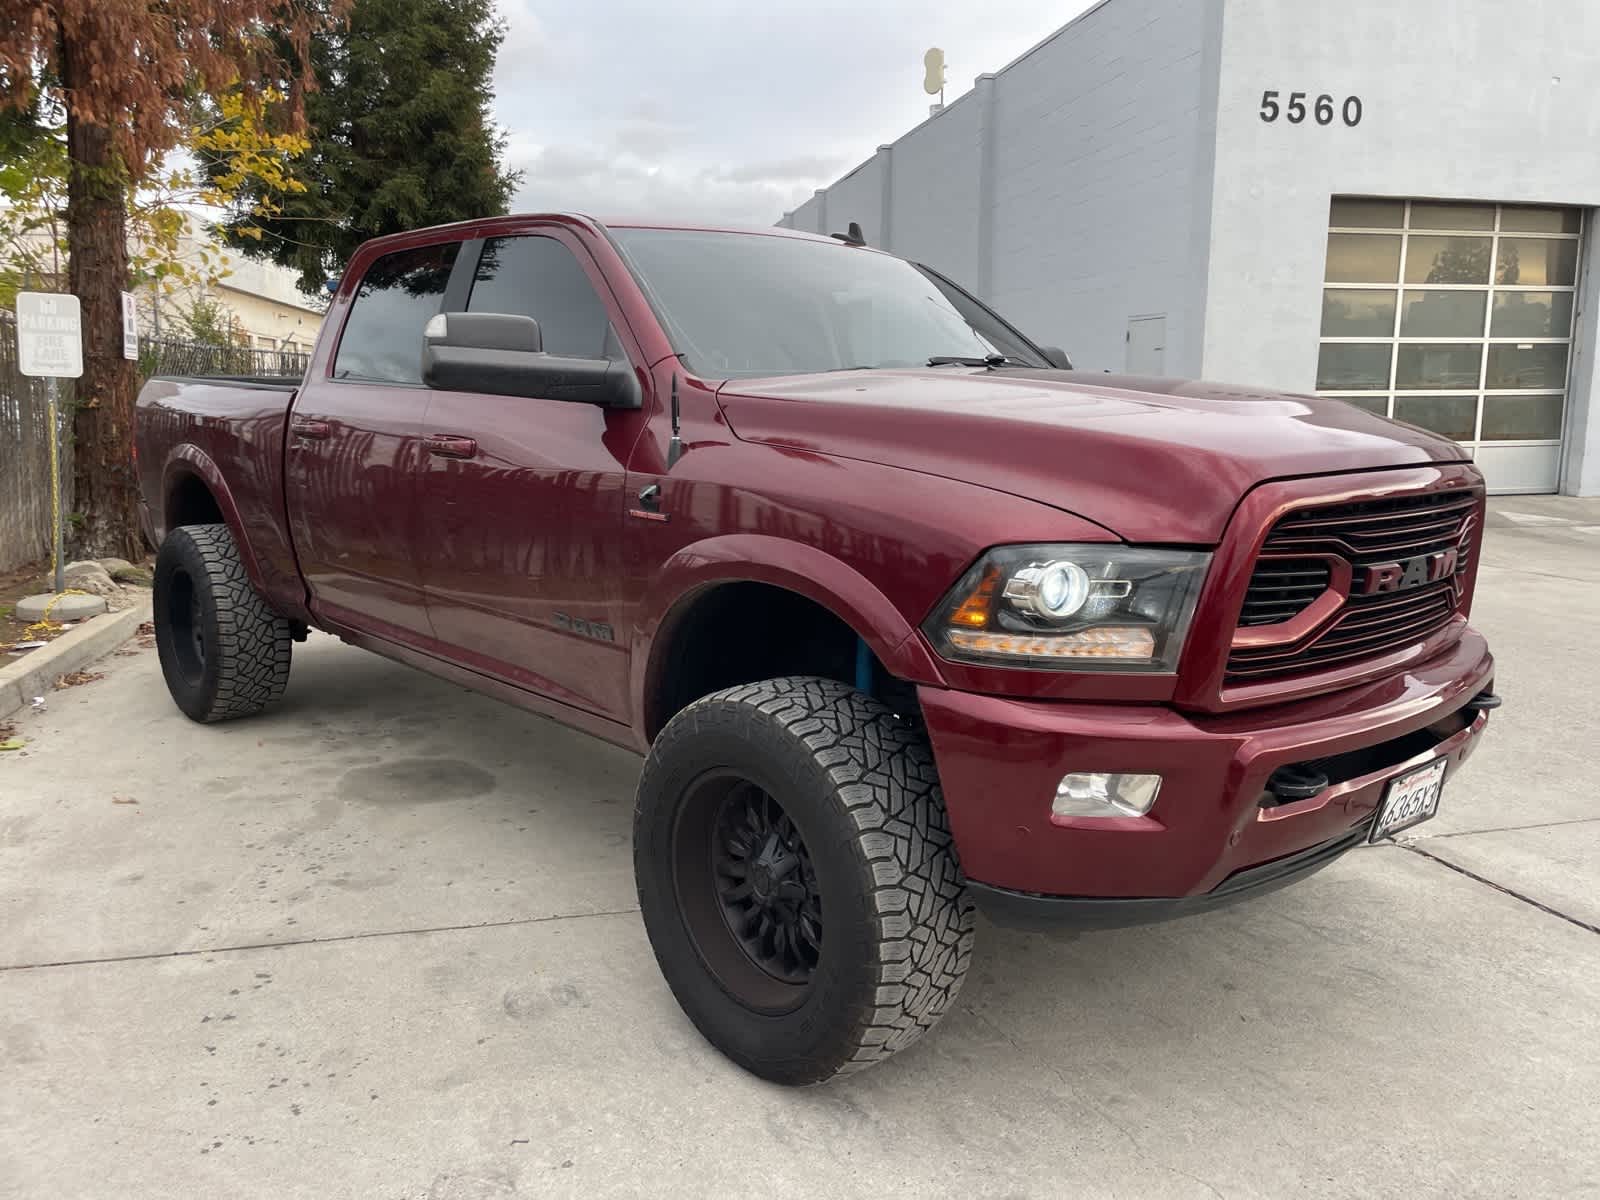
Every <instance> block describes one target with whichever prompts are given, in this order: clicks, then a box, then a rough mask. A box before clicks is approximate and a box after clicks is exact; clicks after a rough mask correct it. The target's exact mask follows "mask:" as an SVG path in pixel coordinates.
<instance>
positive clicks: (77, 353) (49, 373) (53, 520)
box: [17, 292, 83, 594]
mask: <svg viewBox="0 0 1600 1200" xmlns="http://www.w3.org/2000/svg"><path fill="white" fill-rule="evenodd" d="M17 369H18V370H19V371H20V372H21V373H22V374H24V375H30V376H33V377H34V378H40V379H46V380H48V381H49V384H48V386H49V389H50V393H49V394H50V525H51V529H50V545H51V552H52V554H53V556H54V558H55V588H56V592H57V593H58V594H59V593H60V592H62V591H65V590H66V580H65V579H64V578H63V577H62V571H63V569H64V567H65V565H66V564H65V562H64V561H63V558H62V545H61V543H62V536H61V415H60V413H61V406H60V400H59V396H58V394H57V387H58V385H57V383H56V380H58V379H77V378H78V377H79V376H81V375H82V374H83V314H82V310H81V309H80V307H79V305H78V298H77V297H76V296H69V295H64V294H61V293H57V292H18V293H17Z"/></svg>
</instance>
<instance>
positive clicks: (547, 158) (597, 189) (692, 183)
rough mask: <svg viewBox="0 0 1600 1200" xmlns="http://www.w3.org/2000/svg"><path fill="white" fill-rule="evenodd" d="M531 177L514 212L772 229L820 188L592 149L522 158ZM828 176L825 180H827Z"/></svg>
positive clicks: (544, 151) (784, 172)
mask: <svg viewBox="0 0 1600 1200" xmlns="http://www.w3.org/2000/svg"><path fill="white" fill-rule="evenodd" d="M511 165H513V166H515V167H519V168H521V169H522V171H523V184H522V187H521V189H520V190H519V191H518V193H517V196H516V200H515V203H514V207H515V208H516V209H518V210H521V211H548V210H552V209H553V210H562V209H575V210H577V211H580V212H588V213H593V214H595V215H596V216H601V217H608V216H609V217H668V218H681V219H684V220H695V221H708V222H726V223H729V224H738V225H770V224H772V223H773V221H774V220H775V219H776V217H777V216H778V215H781V214H782V213H783V212H784V211H786V210H787V209H791V208H793V207H794V206H795V205H797V204H798V203H800V201H802V200H803V199H805V197H806V196H808V195H810V194H811V191H812V190H813V189H814V188H815V186H816V182H817V180H815V179H810V178H807V179H798V180H797V179H796V178H795V177H794V176H793V174H792V171H793V168H792V166H787V167H785V166H784V165H782V164H775V165H776V166H778V168H779V169H778V171H777V173H775V174H763V173H759V172H755V171H753V170H741V171H730V170H727V169H725V168H722V167H706V166H699V165H696V164H694V163H692V162H687V163H682V162H660V163H657V162H646V161H643V160H641V159H640V158H638V157H636V156H634V155H632V154H631V153H628V152H620V153H607V152H605V151H602V150H599V149H597V148H594V147H589V146H570V145H557V146H543V147H539V148H538V149H537V150H534V151H533V152H532V153H525V154H518V155H516V156H514V157H513V159H512V163H511ZM819 178H820V177H819Z"/></svg>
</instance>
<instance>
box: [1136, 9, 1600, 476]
mask: <svg viewBox="0 0 1600 1200" xmlns="http://www.w3.org/2000/svg"><path fill="white" fill-rule="evenodd" d="M1118 2H1119V3H1120V2H1121V0H1118ZM1220 80H1221V84H1220V89H1219V97H1218V111H1217V118H1216V170H1215V177H1214V178H1215V184H1214V190H1213V194H1212V199H1211V211H1212V213H1213V214H1214V218H1213V221H1212V233H1211V246H1210V266H1209V274H1208V281H1207V295H1208V301H1207V312H1206V326H1205V350H1204V357H1203V362H1202V366H1203V370H1204V373H1205V374H1206V375H1207V376H1208V377H1212V378H1220V379H1230V380H1237V381H1239V382H1243V383H1251V384H1258V385H1265V386H1269V387H1275V388H1280V389H1284V390H1291V391H1309V390H1311V389H1312V388H1313V387H1314V385H1315V382H1316V363H1317V344H1318V335H1319V332H1320V323H1321V303H1320V296H1321V289H1322V278H1323V267H1324V264H1325V261H1326V253H1327V223H1328V202H1329V199H1330V198H1331V197H1332V196H1334V195H1340V194H1343V195H1374V196H1394V197H1408V198H1415V197H1428V198H1440V199H1455V200H1482V201H1501V202H1508V201H1524V202H1530V203H1539V204H1563V205H1572V206H1581V207H1592V206H1594V205H1596V204H1600V154H1597V153H1596V147H1597V146H1600V103H1597V101H1596V99H1595V97H1596V96H1597V95H1600V4H1597V3H1595V0H1518V2H1517V3H1515V4H1508V3H1503V2H1500V0H1471V2H1467V0H1405V2H1404V3H1395V2H1394V0H1343V2H1342V3H1340V4H1338V5H1313V4H1300V3H1285V2H1284V0H1227V2H1226V9H1225V18H1224V22H1223V30H1222V65H1221V74H1220ZM1269 88H1270V89H1277V90H1278V91H1279V92H1280V93H1281V95H1280V97H1279V101H1280V103H1283V102H1286V101H1287V99H1288V95H1289V93H1290V92H1293V91H1304V92H1307V93H1309V99H1308V103H1310V102H1311V100H1314V98H1315V97H1316V96H1317V95H1319V94H1321V93H1328V94H1330V95H1333V96H1334V97H1335V103H1336V105H1342V102H1343V99H1344V98H1345V97H1346V96H1350V95H1356V96H1359V97H1360V98H1361V101H1362V109H1363V112H1362V119H1361V123H1360V124H1359V125H1358V126H1356V127H1355V128H1347V127H1346V126H1345V124H1344V123H1343V121H1342V119H1336V120H1335V121H1334V122H1333V124H1331V125H1329V126H1326V127H1322V126H1319V125H1317V124H1316V122H1315V121H1314V120H1307V121H1306V122H1304V123H1302V124H1299V125H1292V124H1290V123H1288V121H1286V120H1284V119H1282V118H1280V119H1279V120H1278V121H1276V122H1273V123H1270V124H1269V123H1266V122H1264V121H1262V120H1261V118H1260V116H1259V109H1260V105H1261V94H1262V92H1263V91H1264V90H1266V89H1269ZM1590 217H1591V219H1590V230H1591V237H1590V238H1589V244H1588V247H1587V252H1588V260H1587V270H1586V274H1587V276H1588V282H1587V285H1586V286H1587V297H1588V298H1587V300H1580V305H1581V307H1580V312H1579V315H1578V318H1577V325H1576V329H1575V334H1576V346H1575V355H1576V357H1575V364H1574V369H1573V375H1572V378H1573V385H1574V386H1573V389H1572V394H1571V397H1570V399H1569V404H1568V456H1567V464H1566V472H1565V476H1564V479H1563V487H1564V490H1568V491H1573V490H1579V489H1580V488H1581V490H1583V491H1585V492H1596V491H1600V445H1596V446H1595V448H1594V449H1593V450H1586V446H1588V444H1589V443H1592V442H1600V428H1597V426H1600V411H1597V408H1596V397H1595V384H1596V378H1595V370H1594V364H1593V356H1594V351H1595V345H1596V333H1597V327H1596V310H1597V305H1596V304H1595V303H1594V293H1595V285H1594V279H1595V260H1594V257H1593V256H1594V253H1595V239H1594V237H1593V227H1594V221H1593V214H1592V213H1591V214H1590Z"/></svg>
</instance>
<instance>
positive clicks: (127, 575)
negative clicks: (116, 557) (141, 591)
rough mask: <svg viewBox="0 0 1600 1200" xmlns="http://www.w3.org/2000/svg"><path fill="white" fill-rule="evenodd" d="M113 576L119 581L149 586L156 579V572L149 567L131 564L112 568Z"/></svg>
mask: <svg viewBox="0 0 1600 1200" xmlns="http://www.w3.org/2000/svg"><path fill="white" fill-rule="evenodd" d="M111 578H113V579H115V580H116V581H117V582H118V583H128V584H132V585H133V586H134V587H149V586H150V585H151V584H153V583H154V582H155V579H156V577H155V572H153V571H152V570H150V568H149V567H136V566H133V565H131V564H130V565H128V566H125V567H116V568H113V569H111Z"/></svg>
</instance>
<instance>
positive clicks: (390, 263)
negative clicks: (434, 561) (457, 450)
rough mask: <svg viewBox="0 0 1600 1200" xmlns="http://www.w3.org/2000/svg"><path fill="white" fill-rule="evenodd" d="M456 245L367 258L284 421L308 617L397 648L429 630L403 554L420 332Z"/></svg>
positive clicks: (412, 491)
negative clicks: (320, 365) (332, 338)
mask: <svg viewBox="0 0 1600 1200" xmlns="http://www.w3.org/2000/svg"><path fill="white" fill-rule="evenodd" d="M460 249H461V246H460V243H457V242H446V243H442V244H437V245H431V246H420V247H415V248H412V249H408V250H398V251H395V252H394V253H392V254H386V255H384V256H383V257H381V258H379V259H376V260H375V261H374V262H373V263H372V265H371V266H370V267H369V268H368V269H367V271H366V274H365V275H364V276H363V277H362V281H361V285H360V287H359V289H358V290H357V292H356V295H355V299H354V300H353V301H352V302H351V308H350V312H349V315H348V316H347V318H346V320H345V323H344V327H343V330H342V332H341V333H340V337H339V345H338V350H337V353H336V356H335V358H334V360H333V363H332V369H331V370H330V371H329V372H328V374H327V375H326V376H325V377H319V378H317V379H315V380H312V379H309V378H308V380H307V382H306V383H305V384H304V385H303V386H302V387H301V389H300V392H299V393H298V394H297V395H296V397H295V401H294V408H293V411H291V412H290V414H289V435H288V444H287V447H286V449H285V454H284V468H285V469H284V480H285V491H286V499H287V502H288V509H289V516H290V522H291V526H292V529H293V531H294V545H295V552H296V554H297V555H298V557H299V560H300V568H301V572H302V573H303V574H304V576H305V579H306V584H307V586H308V587H309V588H310V591H311V600H312V607H313V610H314V611H315V612H317V613H318V614H319V615H321V616H324V617H326V618H327V619H329V620H331V621H333V622H336V623H338V624H341V625H346V626H349V627H352V628H355V629H360V630H363V631H367V632H371V633H376V634H379V635H380V636H384V637H390V638H396V639H398V640H402V641H406V642H415V641H416V640H417V639H418V638H425V637H427V636H429V634H430V633H431V629H430V627H429V624H428V615H427V608H426V605H425V603H424V601H423V596H422V580H421V576H420V574H419V573H418V569H417V562H416V557H415V554H414V552H413V547H414V545H415V542H416V537H417V486H418V478H419V472H420V471H421V468H422V464H423V461H424V454H423V448H422V437H423V423H424V417H425V415H426V413H427V409H428V404H429V401H430V399H431V396H430V393H429V392H428V390H427V389H426V388H425V387H423V386H422V377H421V361H422V330H423V326H424V325H426V324H427V322H428V319H429V318H430V317H432V316H433V315H434V314H435V313H437V312H439V310H440V307H441V306H442V304H443V302H444V296H445V289H446V286H447V284H448V282H449V279H450V273H451V269H452V267H453V265H454V263H455V259H456V256H457V254H458V253H459V251H460ZM330 319H331V318H330Z"/></svg>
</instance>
